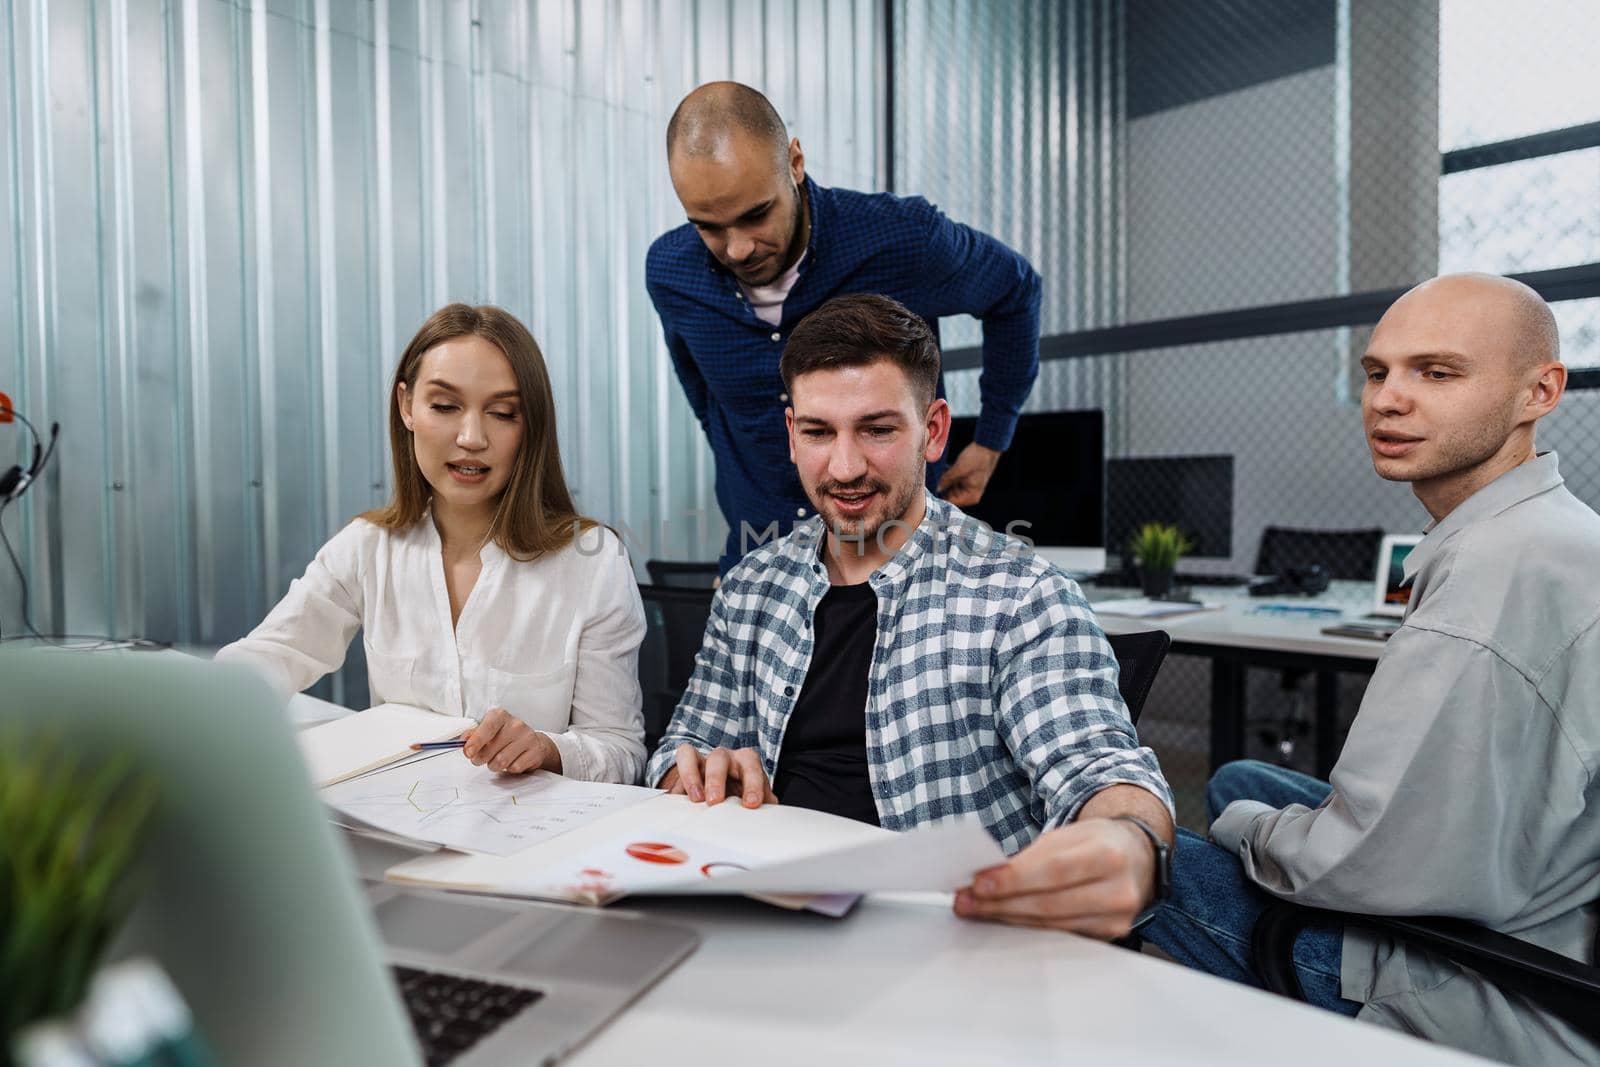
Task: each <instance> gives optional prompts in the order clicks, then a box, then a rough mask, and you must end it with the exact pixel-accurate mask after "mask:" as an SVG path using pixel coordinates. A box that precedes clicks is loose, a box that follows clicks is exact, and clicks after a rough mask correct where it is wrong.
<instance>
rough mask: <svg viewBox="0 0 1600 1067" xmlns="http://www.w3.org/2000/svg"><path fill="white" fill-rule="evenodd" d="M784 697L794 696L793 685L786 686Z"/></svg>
mask: <svg viewBox="0 0 1600 1067" xmlns="http://www.w3.org/2000/svg"><path fill="white" fill-rule="evenodd" d="M783 695H784V696H786V697H792V696H794V686H792V685H786V686H784V687H783Z"/></svg>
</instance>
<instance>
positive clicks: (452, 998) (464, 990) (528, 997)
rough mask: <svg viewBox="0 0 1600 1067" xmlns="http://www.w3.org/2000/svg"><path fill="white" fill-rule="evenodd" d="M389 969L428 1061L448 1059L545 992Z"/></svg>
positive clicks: (432, 1065) (433, 1066) (436, 1062)
mask: <svg viewBox="0 0 1600 1067" xmlns="http://www.w3.org/2000/svg"><path fill="white" fill-rule="evenodd" d="M392 969H393V971H394V976H395V980H396V981H397V982H399V984H400V995H401V997H403V998H404V999H405V1002H406V1011H407V1012H409V1013H410V1015H411V1025H412V1027H413V1028H414V1029H415V1030H416V1032H417V1040H418V1041H419V1042H420V1043H421V1044H422V1055H423V1059H424V1060H425V1061H426V1062H427V1064H428V1067H438V1065H439V1064H445V1063H449V1062H450V1061H451V1060H453V1059H455V1058H456V1057H457V1056H460V1055H461V1054H462V1053H464V1052H466V1051H467V1050H468V1049H470V1048H471V1047H472V1046H473V1045H476V1044H477V1043H478V1042H479V1041H482V1040H483V1039H484V1038H485V1037H488V1036H489V1035H490V1034H492V1033H494V1031H495V1030H496V1029H498V1028H499V1027H500V1025H501V1024H502V1023H504V1022H506V1021H507V1020H508V1019H510V1018H511V1017H512V1016H514V1015H516V1014H517V1012H519V1011H521V1010H522V1009H523V1008H526V1007H527V1006H528V1005H530V1004H532V1003H533V1002H534V1001H536V1000H538V999H539V998H541V997H543V996H544V994H543V993H541V992H539V991H538V990H536V989H524V988H522V987H519V986H510V985H501V984H500V983H498V982H485V981H482V980H481V979H476V978H462V977H460V976H458V975H453V974H440V973H439V972H437V971H419V970H415V969H413V968H410V967H394V968H392Z"/></svg>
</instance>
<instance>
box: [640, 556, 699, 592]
mask: <svg viewBox="0 0 1600 1067" xmlns="http://www.w3.org/2000/svg"><path fill="white" fill-rule="evenodd" d="M644 569H645V570H647V571H649V572H650V581H652V582H654V583H655V584H656V585H670V586H674V587H676V588H678V589H710V588H712V587H713V586H714V585H715V584H716V581H717V565H716V564H715V563H698V562H696V563H678V562H674V561H670V560H664V559H647V560H645V562H644Z"/></svg>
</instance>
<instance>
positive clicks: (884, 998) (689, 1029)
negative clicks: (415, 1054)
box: [571, 894, 1480, 1067]
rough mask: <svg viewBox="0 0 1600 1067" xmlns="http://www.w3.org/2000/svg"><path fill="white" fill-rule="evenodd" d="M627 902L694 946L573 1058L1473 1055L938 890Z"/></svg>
mask: <svg viewBox="0 0 1600 1067" xmlns="http://www.w3.org/2000/svg"><path fill="white" fill-rule="evenodd" d="M625 906H626V905H625ZM635 910H638V911H642V912H644V913H646V914H649V915H651V916H652V917H654V918H658V919H664V920H667V921H672V922H679V923H683V924H685V925H688V926H692V927H694V928H695V929H697V930H698V931H699V932H700V935H701V937H702V938H703V939H704V940H703V942H702V944H701V946H700V948H699V949H698V950H697V951H696V953H695V954H694V955H693V956H691V957H690V958H689V959H688V960H687V961H685V962H684V963H683V965H682V966H680V967H679V968H678V969H677V970H676V971H674V972H673V973H672V974H670V975H668V976H667V977H666V978H665V979H664V980H663V981H662V982H661V983H660V984H659V985H657V986H656V987H655V988H654V989H652V990H650V991H649V992H648V993H646V994H645V996H644V997H643V998H642V999H641V1000H640V1001H639V1002H638V1003H637V1004H635V1005H634V1006H633V1007H632V1008H631V1009H630V1010H629V1011H628V1012H627V1013H626V1014H624V1015H623V1016H622V1017H621V1018H620V1019H618V1020H616V1021H615V1022H613V1023H612V1024H611V1025H610V1026H608V1027H607V1028H606V1029H605V1030H603V1031H601V1032H600V1034H598V1035H597V1036H596V1037H595V1038H594V1039H593V1040H592V1041H591V1042H590V1043H589V1044H588V1045H587V1046H585V1047H584V1048H583V1049H581V1050H580V1051H579V1053H578V1054H577V1055H576V1056H574V1057H573V1059H572V1060H571V1063H572V1064H573V1067H589V1065H598V1064H612V1063H644V1062H648V1061H649V1060H650V1059H652V1058H655V1054H659V1053H660V1052H662V1051H664V1050H668V1049H672V1050H680V1051H682V1052H684V1053H685V1054H686V1055H690V1054H691V1053H689V1050H697V1051H698V1053H699V1054H701V1055H709V1056H710V1058H714V1059H720V1058H726V1055H727V1054H728V1053H730V1052H736V1051H739V1050H748V1051H749V1052H750V1053H752V1054H753V1055H752V1058H753V1059H756V1060H758V1061H759V1062H760V1063H762V1064H763V1067H772V1065H779V1064H807V1065H812V1064H817V1063H829V1062H832V1063H873V1062H876V1063H917V1064H951V1065H955V1064H959V1065H961V1067H975V1065H978V1064H989V1063H1028V1064H1033V1063H1039V1064H1044V1063H1065V1062H1077V1063H1085V1064H1088V1063H1115V1064H1117V1065H1119V1067H1133V1065H1137V1064H1170V1063H1180V1062H1181V1063H1186V1064H1218V1065H1222V1064H1226V1065H1228V1067H1239V1065H1244V1064H1263V1065H1269V1064H1270V1065H1271V1067H1282V1065H1283V1063H1284V1062H1285V1060H1286V1059H1287V1058H1290V1057H1292V1058H1293V1059H1294V1061H1295V1062H1296V1067H1312V1065H1318V1064H1328V1065H1334V1064H1340V1065H1348V1064H1351V1063H1364V1064H1375V1063H1404V1064H1407V1065H1408V1067H1410V1065H1415V1067H1424V1065H1429V1064H1437V1065H1440V1067H1444V1065H1446V1064H1468V1063H1474V1062H1480V1061H1476V1060H1473V1059H1471V1058H1469V1057H1466V1056H1462V1055H1459V1054H1456V1053H1453V1052H1450V1051H1447V1050H1443V1049H1439V1048H1437V1047H1434V1046H1429V1045H1425V1044H1423V1043H1422V1042H1420V1041H1417V1040H1415V1039H1413V1038H1409V1037H1404V1036H1401V1035H1399V1034H1395V1033H1392V1032H1390V1031H1387V1030H1382V1029H1379V1028H1377V1027H1374V1026H1369V1025H1367V1024H1364V1023H1356V1022H1353V1021H1350V1020H1346V1019H1341V1018H1339V1017H1337V1016H1335V1015H1332V1014H1329V1013H1325V1012H1322V1011H1320V1010H1318V1009H1315V1008H1310V1007H1307V1006H1305V1005H1300V1004H1293V1003H1290V1002H1289V1001H1286V1000H1283V999H1281V998H1278V997H1273V996H1271V995H1269V994H1266V993H1262V992H1258V991H1256V990H1251V989H1246V988H1243V987H1241V986H1237V985H1234V984H1232V983H1228V982H1224V981H1222V980H1220V979H1216V978H1211V977H1209V976H1206V975H1201V974H1197V973H1195V972H1192V971H1189V970H1187V969H1185V968H1183V967H1180V966H1178V965H1177V964H1173V963H1168V962H1165V961H1162V960H1159V959H1156V958H1153V957H1150V956H1143V955H1140V954H1138V953H1134V952H1129V951H1126V950H1124V949H1118V948H1113V947H1111V946H1109V945H1104V944H1101V943H1099V942H1095V941H1089V940H1086V939H1084V938H1079V937H1073V936H1071V935H1068V934H1060V933H1053V932H1049V931H1041V930H1023V929H1017V928H1012V927H1005V926H997V925H993V924H988V923H975V922H969V921H965V920H961V919H958V918H956V917H955V916H954V915H953V914H951V912H950V910H949V901H948V897H945V896H942V895H932V894H929V895H920V894H919V895H910V894H902V895H893V896H886V897H881V898H872V899H869V900H867V901H863V902H862V903H861V904H860V905H858V906H857V909H856V911H855V912H854V913H853V914H851V915H850V916H849V917H847V918H845V919H843V920H829V919H823V918H820V917H817V916H812V915H808V914H792V913H785V912H780V911H777V910H776V909H773V908H769V907H766V906H765V905H760V904H755V903H753V902H746V901H742V900H733V901H725V902H722V903H721V904H720V905H719V904H717V903H715V902H708V901H688V900H658V901H649V902H645V903H644V904H642V905H637V906H636V909H635ZM674 1058H676V1057H674V1056H667V1057H666V1059H668V1060H671V1059H674Z"/></svg>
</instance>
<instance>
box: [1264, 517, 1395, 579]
mask: <svg viewBox="0 0 1600 1067" xmlns="http://www.w3.org/2000/svg"><path fill="white" fill-rule="evenodd" d="M1382 547H1383V530H1381V529H1379V528H1377V527H1373V528H1371V529H1365V530H1301V529H1296V528H1294V527H1290V526H1268V527H1267V528H1266V529H1265V530H1262V531H1261V545H1260V547H1259V548H1258V549H1257V551H1256V573H1257V574H1283V573H1284V572H1285V571H1287V570H1288V569H1289V568H1290V567H1309V566H1311V565H1312V564H1318V565H1320V566H1321V567H1322V569H1323V570H1325V571H1327V572H1328V577H1329V578H1334V579H1346V578H1349V579H1355V580H1358V581H1363V582H1365V581H1371V579H1372V575H1373V572H1374V571H1375V570H1376V568H1377V566H1378V551H1379V550H1380V549H1381V548H1382Z"/></svg>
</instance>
